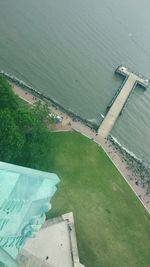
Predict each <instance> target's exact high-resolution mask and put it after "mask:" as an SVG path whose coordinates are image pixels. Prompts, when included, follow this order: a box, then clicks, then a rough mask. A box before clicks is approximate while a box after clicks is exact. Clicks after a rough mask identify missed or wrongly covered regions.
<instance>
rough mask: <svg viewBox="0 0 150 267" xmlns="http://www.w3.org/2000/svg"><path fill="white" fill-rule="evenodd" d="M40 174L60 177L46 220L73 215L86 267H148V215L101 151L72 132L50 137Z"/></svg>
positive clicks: (149, 255)
mask: <svg viewBox="0 0 150 267" xmlns="http://www.w3.org/2000/svg"><path fill="white" fill-rule="evenodd" d="M48 145H49V149H50V153H49V154H48V155H47V158H46V159H45V162H44V163H43V169H44V170H49V171H52V172H56V173H57V174H58V175H59V177H60V178H61V182H60V184H59V188H58V191H57V192H56V195H55V196H54V199H53V201H52V205H53V208H52V210H51V211H50V212H49V214H48V217H53V216H57V215H60V214H62V213H65V212H69V211H73V212H74V217H75V225H76V231H77V239H78V247H79V254H80V258H81V262H82V263H84V264H85V265H86V267H120V266H121V267H134V266H138V267H141V266H142V267H144V266H145V267H148V266H150V254H149V251H150V242H149V240H150V216H149V214H148V213H147V211H146V210H145V209H144V208H143V206H142V205H141V203H140V202H139V200H138V199H137V198H136V196H135V195H134V193H133V192H132V191H131V189H130V188H129V186H128V185H127V183H126V182H125V181H124V179H123V177H122V176H121V175H120V173H119V172H118V171H117V169H116V168H115V166H114V165H113V164H112V163H111V161H110V160H109V158H108V157H107V155H106V154H105V153H104V151H103V150H102V149H101V148H99V147H98V146H97V145H96V144H94V143H93V142H92V141H91V140H88V139H87V138H85V137H83V136H81V135H80V134H77V133H53V134H50V139H49V140H48Z"/></svg>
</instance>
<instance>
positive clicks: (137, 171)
mask: <svg viewBox="0 0 150 267" xmlns="http://www.w3.org/2000/svg"><path fill="white" fill-rule="evenodd" d="M108 140H109V141H110V144H111V146H112V147H113V149H114V150H115V151H116V152H119V154H120V156H121V158H122V161H123V162H124V163H125V165H126V168H127V169H129V170H131V172H132V174H133V176H134V177H135V184H136V185H137V186H138V185H139V186H141V187H142V188H144V191H145V195H146V196H150V167H149V165H148V164H147V163H146V162H145V161H144V160H142V159H139V158H137V157H136V156H135V155H134V154H133V153H132V152H130V151H129V150H128V149H126V148H125V147H123V146H122V145H121V144H120V143H119V142H118V140H117V139H116V138H115V137H113V136H111V135H110V136H109V137H108ZM130 179H132V178H130Z"/></svg>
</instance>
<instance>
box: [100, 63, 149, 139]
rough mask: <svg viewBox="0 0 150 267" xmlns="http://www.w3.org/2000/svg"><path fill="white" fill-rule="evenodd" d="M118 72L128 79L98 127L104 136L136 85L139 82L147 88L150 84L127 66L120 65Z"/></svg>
mask: <svg viewBox="0 0 150 267" xmlns="http://www.w3.org/2000/svg"><path fill="white" fill-rule="evenodd" d="M116 72H117V73H119V74H121V75H123V76H125V77H126V81H125V83H124V85H123V87H122V89H121V91H120V92H119V94H118V96H117V97H116V99H115V101H114V102H113V104H112V106H111V107H110V109H109V111H108V112H107V114H106V116H105V118H104V120H103V121H102V123H101V125H100V127H99V129H98V134H99V135H100V136H101V137H103V138H107V137H108V135H109V133H110V131H111V130H112V128H113V126H114V124H115V122H116V120H117V118H118V116H119V114H120V112H121V110H122V108H123V107H124V105H125V103H126V101H127V99H128V97H129V95H130V93H131V92H132V90H133V89H134V88H135V86H136V85H137V84H139V85H141V86H142V87H144V88H146V87H147V86H148V85H149V80H148V79H146V78H144V77H142V76H141V75H138V74H136V73H133V72H131V71H129V70H128V69H127V68H126V67H123V66H120V67H118V69H117V70H116Z"/></svg>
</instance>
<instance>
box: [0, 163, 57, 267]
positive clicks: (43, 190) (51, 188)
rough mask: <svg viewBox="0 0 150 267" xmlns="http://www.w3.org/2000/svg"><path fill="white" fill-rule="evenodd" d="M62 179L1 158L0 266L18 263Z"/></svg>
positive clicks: (43, 218) (41, 222) (13, 266)
mask: <svg viewBox="0 0 150 267" xmlns="http://www.w3.org/2000/svg"><path fill="white" fill-rule="evenodd" d="M58 182H59V178H58V177H57V175H56V174H51V173H47V172H42V171H37V170H33V169H29V168H24V167H20V166H16V165H12V164H8V163H4V162H0V267H1V266H2V267H3V266H4V267H5V266H6V267H9V266H12V267H16V266H17V265H15V264H16V263H15V262H14V261H13V259H15V258H16V257H17V255H18V252H19V250H20V248H21V247H22V246H23V244H24V243H25V241H26V239H27V238H29V237H32V236H34V235H35V234H36V232H37V231H38V230H39V229H40V228H41V226H42V224H43V223H44V221H45V212H47V211H48V210H49V209H50V207H51V206H50V204H49V203H50V199H51V198H52V196H53V195H54V193H55V191H56V184H57V183H58ZM8 255H10V257H8ZM3 258H5V261H4V259H3ZM6 258H7V261H6ZM11 261H12V264H10V265H9V263H10V262H11Z"/></svg>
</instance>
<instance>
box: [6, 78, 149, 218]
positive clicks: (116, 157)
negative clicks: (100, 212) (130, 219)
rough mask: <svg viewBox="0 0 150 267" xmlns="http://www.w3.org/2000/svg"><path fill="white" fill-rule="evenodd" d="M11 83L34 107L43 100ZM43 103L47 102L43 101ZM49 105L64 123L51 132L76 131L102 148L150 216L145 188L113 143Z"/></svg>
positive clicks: (16, 91) (14, 89) (21, 96)
mask: <svg viewBox="0 0 150 267" xmlns="http://www.w3.org/2000/svg"><path fill="white" fill-rule="evenodd" d="M9 83H10V84H11V86H12V89H13V91H14V92H15V93H16V94H17V95H18V96H19V97H20V98H21V99H23V100H24V101H26V102H27V103H28V104H31V105H33V104H34V103H35V102H36V101H38V100H41V99H40V97H37V96H36V97H35V96H34V94H32V93H30V92H29V91H27V90H25V88H22V87H21V85H16V83H15V82H12V81H10V80H9ZM42 101H43V102H45V101H44V100H43V99H42ZM48 105H49V107H50V110H51V111H52V112H53V113H55V114H56V115H59V116H61V117H62V122H61V123H59V124H56V127H55V128H54V129H51V130H52V131H54V132H64V131H76V132H79V133H81V134H82V135H84V136H86V137H87V138H89V139H91V140H92V141H94V142H95V143H97V144H98V145H99V146H101V147H102V149H103V150H104V151H105V153H106V154H107V156H108V157H109V159H110V160H111V161H112V163H113V164H114V165H115V167H116V168H117V169H118V171H119V172H120V173H121V175H122V176H123V178H124V179H125V181H126V182H127V183H128V185H129V186H130V188H131V189H132V191H133V192H134V193H135V195H136V196H137V198H138V199H139V200H140V202H141V203H142V205H143V206H144V207H145V208H146V210H147V211H148V213H149V214H150V197H149V196H148V195H146V193H145V188H144V187H142V186H141V185H140V183H137V181H139V178H138V177H137V176H136V174H135V173H134V172H133V170H132V168H129V166H128V161H127V160H125V158H124V157H123V155H122V154H121V152H120V151H119V150H118V149H117V148H116V146H115V145H113V142H111V141H110V140H105V139H103V138H102V137H100V136H99V135H98V134H97V133H96V131H95V130H94V129H92V128H90V127H89V126H87V125H85V124H83V122H82V121H79V120H78V119H75V118H72V117H71V116H69V115H68V114H67V113H65V112H64V111H62V110H61V109H60V108H59V107H56V105H55V106H54V105H53V103H52V102H51V101H50V100H49V101H48Z"/></svg>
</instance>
